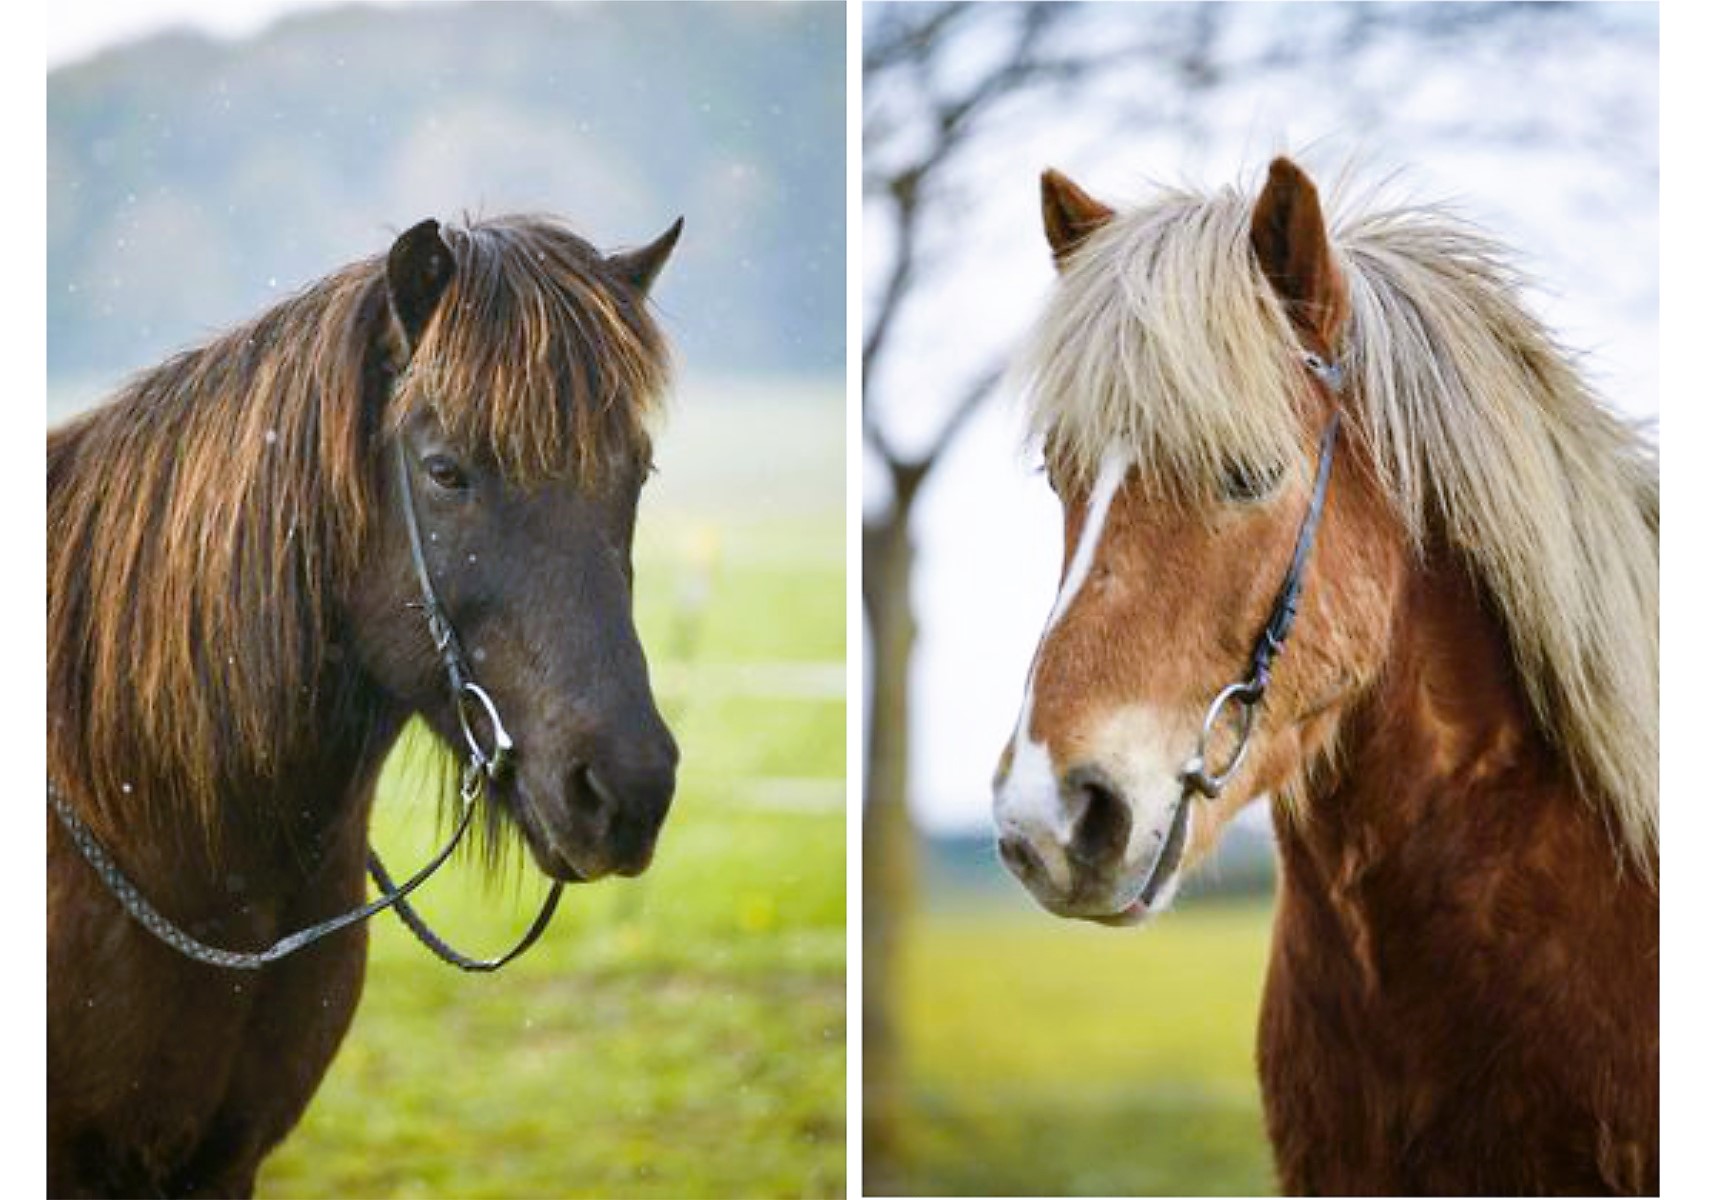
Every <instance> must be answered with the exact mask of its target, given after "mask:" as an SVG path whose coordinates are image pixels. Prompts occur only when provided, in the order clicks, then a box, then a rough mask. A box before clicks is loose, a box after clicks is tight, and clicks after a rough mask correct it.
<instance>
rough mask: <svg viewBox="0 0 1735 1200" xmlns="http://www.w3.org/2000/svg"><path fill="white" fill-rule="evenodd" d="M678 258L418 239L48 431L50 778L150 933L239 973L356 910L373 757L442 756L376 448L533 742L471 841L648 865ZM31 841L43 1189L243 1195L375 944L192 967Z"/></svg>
mask: <svg viewBox="0 0 1735 1200" xmlns="http://www.w3.org/2000/svg"><path fill="white" fill-rule="evenodd" d="M678 232H679V225H678V224H677V226H676V227H675V228H674V229H671V230H670V232H669V233H668V234H667V235H665V236H664V237H663V238H661V239H659V240H658V241H657V242H654V243H652V244H650V245H648V246H646V247H643V248H641V249H638V250H633V251H626V252H622V253H620V254H616V255H613V256H605V255H603V254H600V253H598V252H597V251H595V250H594V249H592V248H591V247H590V245H589V244H588V243H587V242H585V241H583V240H582V239H581V238H579V237H577V236H576V235H575V234H573V233H572V232H570V231H569V230H568V229H567V228H566V227H565V226H563V225H561V224H560V223H559V222H556V221H553V220H551V219H546V218H526V217H511V218H498V219H493V220H489V221H485V222H477V223H471V224H469V225H466V226H444V227H442V226H440V225H439V224H438V223H437V222H434V221H427V222H423V223H422V224H421V225H418V226H416V227H415V228H413V229H412V230H410V231H409V232H407V233H405V234H404V235H403V236H402V237H401V238H399V239H398V241H397V242H396V243H395V244H394V246H393V248H392V251H391V253H390V254H389V255H381V256H378V257H375V258H371V259H368V260H366V261H363V262H360V263H357V264H354V265H353V266H350V267H346V268H344V269H343V270H341V271H339V272H337V273H335V274H333V275H332V276H329V277H327V278H326V279H324V280H321V281H319V282H317V283H315V284H314V285H312V286H311V287H310V288H308V289H307V290H306V291H305V292H303V293H301V294H300V295H297V296H295V297H292V298H290V299H288V300H286V301H285V302H283V303H282V304H280V305H278V306H276V307H275V308H273V309H272V310H270V311H269V312H267V313H265V314H264V315H262V316H261V317H259V318H258V319H256V320H254V321H252V322H249V323H248V324H246V325H244V326H242V327H240V328H238V329H237V330H235V331H233V332H232V333H229V334H226V335H224V336H221V337H219V338H217V339H215V340H214V341H213V342H211V343H210V344H209V345H207V346H205V347H202V348H200V349H197V350H193V351H190V352H188V353H186V354H183V355H180V356H178V357H176V358H174V359H171V360H169V361H167V362H166V363H164V364H162V365H161V366H158V367H156V368H153V369H151V370H148V371H145V372H143V373H142V374H140V375H139V376H138V377H136V378H135V379H134V380H132V381H131V382H130V383H128V384H127V385H126V386H125V387H123V388H122V390H121V391H120V392H119V393H118V394H117V396H116V397H115V398H114V399H113V400H112V401H111V402H109V403H108V404H106V405H105V406H103V407H101V408H98V409H96V410H94V411H93V412H91V413H89V414H86V415H84V416H82V417H79V418H77V419H76V420H74V421H72V422H70V423H69V424H67V425H65V426H63V427H61V428H59V429H57V430H55V431H53V432H51V433H50V435H49V439H48V463H47V487H48V546H49V551H48V554H49V561H48V575H49V596H48V608H49V663H48V715H49V738H48V771H49V779H50V781H51V783H52V784H53V785H54V786H55V787H57V788H58V789H59V790H60V791H61V793H62V794H64V795H65V796H66V797H67V798H68V799H69V801H70V802H71V803H72V804H73V805H74V806H75V808H76V809H77V810H78V811H79V812H80V813H81V815H82V816H83V819H84V820H85V821H86V823H87V824H88V825H89V826H90V827H91V828H92V829H93V830H94V832H95V833H96V835H97V837H98V838H99V840H100V841H101V842H102V843H103V844H104V846H105V847H106V848H107V849H108V851H109V852H110V853H111V854H112V856H113V857H114V858H115V859H116V860H117V862H118V864H119V866H120V867H121V869H122V870H123V871H124V872H125V873H126V875H127V876H128V877H129V878H130V879H131V880H133V881H134V882H135V883H136V884H137V885H138V887H139V888H140V890H141V891H142V892H143V893H144V894H145V895H146V896H147V897H148V898H149V900H150V901H151V903H152V904H153V905H155V906H156V907H157V908H158V909H159V910H160V911H161V912H162V913H164V914H165V915H166V916H167V917H168V918H169V919H171V920H172V921H175V922H177V923H179V924H180V925H182V926H183V927H184V928H185V929H187V930H188V931H189V932H190V933H191V934H192V935H193V936H195V937H197V938H199V939H201V940H203V941H205V942H206V943H208V944H214V945H217V946H222V947H226V948H233V949H253V948H260V947H263V946H265V945H268V944H269V943H271V942H272V941H274V940H276V939H277V938H279V937H281V936H283V935H284V934H286V933H288V932H291V931H293V930H295V929H299V928H302V927H305V926H307V925H309V924H312V923H314V922H316V921H320V920H323V919H325V918H328V917H330V916H332V915H334V914H336V913H337V912H340V911H343V910H346V909H348V908H351V907H353V906H355V905H356V904H358V903H360V902H361V901H362V900H363V898H364V870H365V858H366V851H367V824H368V816H369V811H370V808H371V805H372V799H373V793H374V787H375V784H376V782H377V780H378V778H379V774H380V770H381V766H382V763H383V762H384V760H385V757H386V755H387V753H388V751H389V750H390V749H391V747H392V745H393V743H394V741H395V740H396V738H397V736H398V734H399V732H400V731H401V730H402V728H403V727H404V725H405V723H406V722H407V721H408V720H409V719H410V717H412V716H413V715H417V714H420V715H421V716H423V717H424V719H426V720H427V721H428V723H429V724H430V725H431V726H432V727H433V728H434V729H435V731H436V732H437V733H438V734H439V735H440V737H441V738H442V739H443V741H444V742H445V743H446V745H447V746H448V747H450V748H452V749H454V750H455V749H456V748H457V746H458V745H459V744H460V743H459V740H458V733H457V729H456V726H455V724H454V722H453V719H452V713H451V700H450V697H449V696H448V695H447V693H446V692H445V690H444V685H443V677H442V674H441V670H440V662H439V659H438V657H437V655H436V653H435V651H434V648H433V646H432V645H431V643H430V640H429V639H428V636H427V632H426V628H425V626H424V624H423V621H422V618H421V615H420V614H419V613H418V612H417V611H415V610H414V609H413V608H411V607H409V606H408V602H409V601H411V600H413V599H414V598H416V597H417V596H418V594H419V593H418V590H417V587H416V584H415V582H414V577H413V575H412V573H411V567H410V563H409V549H408V546H407V541H406V532H405V526H404V524H403V520H402V514H401V513H400V512H398V510H397V504H396V500H395V497H396V492H395V490H394V487H393V483H394V476H393V475H392V474H391V471H392V470H393V469H394V468H395V463H396V459H395V453H396V446H397V444H398V442H399V441H400V440H407V441H408V442H409V444H410V445H411V446H412V447H413V448H414V450H415V452H416V454H417V455H418V456H420V455H423V454H426V455H427V457H426V458H424V459H423V465H424V466H426V467H427V470H428V471H429V472H430V474H429V475H428V476H427V477H425V478H424V477H422V476H421V475H418V483H417V485H416V486H417V487H418V488H422V489H426V490H425V491H424V493H423V497H422V499H421V500H419V501H418V507H419V508H420V510H421V512H422V516H423V523H424V528H425V529H427V530H429V531H431V532H432V533H436V534H439V533H443V534H445V535H446V537H445V542H444V543H442V544H441V545H435V544H433V543H430V544H429V545H428V552H429V555H430V560H431V562H432V564H433V569H434V572H435V575H436V579H437V584H438V586H439V587H440V589H441V591H442V593H443V596H442V599H443V600H444V601H445V602H446V604H447V605H448V607H449V609H450V613H449V615H450V616H451V618H452V620H453V621H454V623H455V625H456V626H457V628H458V631H459V634H460V637H461V638H462V639H464V641H465V644H466V648H467V649H470V650H472V651H474V650H476V649H477V648H478V647H479V646H487V647H489V648H490V650H491V653H490V654H489V656H488V661H487V663H485V664H484V663H482V662H481V661H480V659H478V661H477V663H476V664H475V665H476V669H477V672H478V676H479V678H480V679H481V680H482V681H483V682H484V685H485V686H487V687H488V688H489V690H490V691H491V692H493V694H494V695H495V698H496V700H497V701H498V702H499V703H500V705H501V707H502V710H503V712H504V714H505V718H506V720H507V722H508V724H509V726H510V727H512V728H513V729H514V731H515V732H516V733H518V734H519V735H520V737H521V739H522V741H523V743H524V744H523V746H522V747H521V748H522V749H523V750H524V752H525V753H524V756H523V762H524V765H525V768H526V772H527V774H526V778H525V780H524V782H523V783H522V786H521V788H520V790H519V791H516V792H511V793H509V794H506V793H502V794H494V793H493V792H491V794H490V795H489V797H488V801H489V803H488V808H487V811H488V817H489V830H488V832H489V834H490V836H491V838H495V839H497V838H498V837H499V836H500V835H501V834H502V832H503V830H504V828H505V827H506V826H508V825H509V824H512V825H517V826H518V828H519V831H520V832H521V833H522V835H523V836H524V838H525V840H526V841H527V842H528V843H529V844H530V848H531V850H532V852H533V853H534V855H535V857H536V859H537V862H538V863H539V864H540V865H542V866H543V868H544V869H545V870H547V871H550V872H551V873H553V874H556V875H557V876H559V877H562V878H572V877H573V874H572V872H573V871H574V870H576V864H577V863H579V862H580V861H581V860H582V861H583V863H584V864H585V866H586V869H587V873H589V874H592V875H597V874H606V873H608V872H609V871H620V872H622V873H628V874H631V873H636V872H637V871H638V870H642V869H643V867H644V864H645V862H647V861H648V859H649V855H650V846H651V843H652V841H653V840H654V838H655V834H656V829H657V826H658V825H659V824H660V822H661V819H662V815H663V812H664V811H665V810H666V809H667V806H668V800H669V794H670V792H671V791H672V787H673V769H674V768H673V763H674V758H673V755H674V745H673V742H672V740H671V739H669V737H668V733H667V730H666V728H664V727H663V726H662V723H661V721H660V719H659V718H658V717H657V715H656V711H655V708H654V705H653V704H652V702H651V699H650V694H649V691H648V684H647V683H646V681H645V675H644V660H643V655H642V652H641V651H640V650H639V648H638V643H637V640H636V636H635V635H634V633H633V630H632V627H631V618H630V595H629V588H630V572H629V570H628V569H627V568H625V567H624V566H622V565H621V564H625V563H627V562H628V561H629V555H630V550H631V538H630V535H631V526H632V520H633V513H634V508H635V506H636V501H637V494H638V487H639V485H640V484H641V483H642V481H643V477H644V470H645V469H647V467H648V455H649V440H648V435H647V433H646V431H645V424H644V423H645V420H646V419H647V417H648V416H649V415H650V414H651V413H652V412H653V411H654V407H655V405H656V403H657V398H658V394H659V392H660V389H661V387H662V384H663V379H664V375H665V371H666V351H665V349H664V346H663V343H662V341H661V338H660V335H659V334H658V332H657V331H656V329H655V327H654V325H653V324H652V322H651V319H650V317H649V314H648V309H647V306H646V301H645V296H646V290H647V289H648V287H649V285H650V282H651V280H652V279H654V278H655V276H656V274H657V271H658V269H659V268H660V267H661V266H662V264H663V261H664V260H665V259H666V257H667V255H668V253H669V251H670V250H671V248H672V247H673V244H674V240H675V237H676V236H677V235H678ZM436 459H438V460H439V475H440V478H443V479H445V480H446V481H447V482H448V483H450V482H452V479H453V476H452V472H453V471H456V470H458V468H457V467H456V466H455V465H454V464H455V463H462V464H463V468H462V469H463V470H465V471H468V472H469V473H470V474H469V475H468V477H467V480H466V483H465V485H464V486H463V487H462V488H457V489H448V490H446V491H442V490H441V489H442V487H443V486H444V485H442V484H441V483H439V482H438V481H437V480H436V479H435V478H434V475H433V474H432V473H431V472H433V470H434V468H433V467H432V466H429V465H428V464H432V463H434V462H435V460H436ZM490 541H493V542H496V543H498V544H499V545H500V547H501V549H500V550H499V553H498V556H497V557H490V556H489V545H488V543H489V542H490ZM447 543H449V544H450V547H451V548H450V549H447V548H446V544H447ZM466 546H470V547H473V550H472V553H471V556H470V562H471V563H472V564H475V563H477V562H478V561H480V564H481V565H480V566H479V567H478V568H477V569H476V570H475V571H473V572H470V573H465V572H464V571H462V570H460V569H459V566H458V565H457V563H456V561H455V560H454V557H453V556H454V555H455V554H456V553H457V551H458V549H459V548H460V547H466ZM604 564H613V565H612V566H605V565H604ZM575 580H576V582H575ZM544 614H546V616H544ZM539 622H540V623H539ZM574 757H581V758H582V759H583V760H584V761H585V762H587V763H589V764H590V769H591V770H607V771H609V772H611V775H610V779H611V781H612V783H613V789H612V792H611V795H612V796H613V800H612V801H611V803H612V804H614V805H615V807H614V808H613V809H612V810H611V811H609V812H607V813H604V814H602V815H600V816H599V815H598V814H597V813H596V812H595V811H592V810H595V809H596V808H598V806H599V802H598V801H597V797H596V795H595V794H592V793H589V792H586V791H585V785H584V784H583V782H582V781H580V782H577V783H572V784H571V785H570V787H571V788H572V789H574V790H573V791H571V792H570V793H563V792H561V791H560V789H558V788H552V789H549V788H544V787H543V785H542V784H541V783H540V782H538V781H539V780H540V779H541V778H543V776H542V775H538V774H536V772H538V771H541V772H543V773H544V774H545V775H547V776H550V777H559V776H563V775H565V776H570V775H571V774H572V773H573V768H572V767H571V766H570V763H571V762H572V761H573V759H574ZM583 773H584V770H583V769H582V768H581V769H579V771H578V774H579V775H581V776H582V775H583ZM532 789H542V790H536V791H534V792H533V790H532ZM562 797H564V799H563V798H562ZM568 804H570V807H568ZM586 822H588V823H589V824H586ZM593 827H594V828H593ZM47 830H48V834H47V850H48V870H47V876H48V896H47V925H48V949H47V970H48V1055H47V1066H48V1081H47V1082H48V1122H47V1124H48V1187H49V1191H50V1194H53V1195H66V1196H71V1195H129V1196H181V1195H225V1196H228V1195H247V1194H250V1193H251V1192H252V1190H253V1187H254V1181H255V1177H256V1174H257V1171H258V1169H259V1165H260V1163H261V1161H262V1159H263V1158H264V1157H265V1155H266V1154H267V1153H268V1152H269V1151H270V1150H271V1149H272V1148H273V1147H274V1146H276V1145H277V1144H278V1143H279V1142H281V1141H282V1139H283V1138H284V1137H285V1136H286V1135H287V1134H288V1133H289V1131H290V1130H291V1129H292V1128H293V1127H294V1125H295V1123H296V1121H297V1120H298V1119H299V1117H300V1116H301V1114H302V1112H303V1110H304V1109H305V1108H306V1106H307V1104H308V1103H309V1101H310V1100H311V1099H312V1097H313V1095H314V1092H315V1090H316V1088H317V1087H318V1086H319V1083H320V1080H321V1078H322V1077H323V1076H324V1074H325V1072H326V1069H327V1067H328V1066H329V1065H330V1063H331V1061H332V1059H333V1057H334V1056H335V1054H336V1053H337V1050H338V1046H339V1044H340V1043H341V1041H342V1040H343V1037H344V1034H345V1032H346V1030H347V1029H348V1027H349V1023H350V1020H351V1018H352V1016H353V1015H354V1012H355V1009H356V1005H357V1002H358V1000H359V997H360V994H361V987H362V977H363V969H364V966H365V959H366V952H367V934H366V931H365V928H362V927H353V928H351V929H349V930H346V931H344V932H342V933H340V934H337V935H335V936H332V937H329V938H327V939H325V940H323V941H320V942H318V943H316V944H314V945H313V946H311V947H310V948H307V949H305V950H303V951H301V952H299V953H296V954H293V955H291V956H289V957H288V958H286V959H283V960H281V961H279V962H276V963H274V964H272V965H270V966H268V967H266V968H264V969H263V970H259V971H231V970H224V969H220V968H217V967H213V966H207V965H203V964H201V963H197V962H194V961H191V960H189V959H187V958H184V957H182V956H181V955H180V954H178V953H177V952H175V951H174V950H172V949H170V948H169V947H167V946H165V945H164V944H162V943H160V942H158V941H157V940H156V939H155V938H154V937H152V936H151V935H150V934H149V933H148V932H146V931H145V930H144V929H142V928H141V927H140V926H139V925H138V924H136V923H135V922H134V921H133V920H132V919H131V918H130V917H129V916H127V915H126V914H125V913H124V912H123V910H122V909H121V908H120V907H119V904H118V903H117V901H116V900H115V899H114V897H113V896H112V895H111V894H110V893H109V891H108V890H107V888H106V887H105V886H104V885H103V883H102V882H101V881H100V880H99V879H98V878H97V876H96V875H95V873H94V872H93V871H92V870H91V868H90V866H89V865H88V864H87V863H86V862H85V861H84V860H83V859H82V858H81V857H80V856H79V854H78V853H77V851H76V849H75V848H74V846H73V845H72V844H71V842H70V840H69V838H68V837H67V836H66V834H65V832H64V830H63V829H62V828H61V826H60V824H59V822H58V821H57V820H56V819H55V817H54V816H53V815H52V812H50V814H49V816H48V818H47ZM575 830H577V831H579V832H575ZM586 830H588V831H589V832H584V831H586ZM550 831H552V832H550ZM533 834H535V835H536V836H535V837H533V836H532V835H533ZM490 845H491V846H493V847H495V848H497V847H498V845H499V843H498V841H491V843H490Z"/></svg>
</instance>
